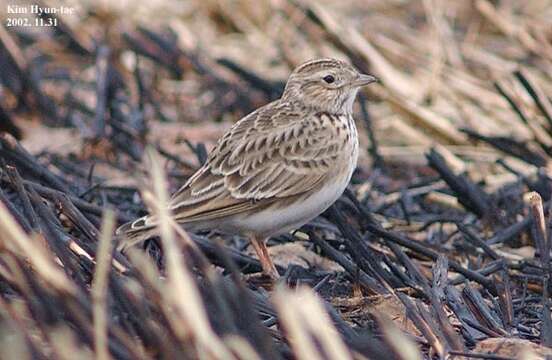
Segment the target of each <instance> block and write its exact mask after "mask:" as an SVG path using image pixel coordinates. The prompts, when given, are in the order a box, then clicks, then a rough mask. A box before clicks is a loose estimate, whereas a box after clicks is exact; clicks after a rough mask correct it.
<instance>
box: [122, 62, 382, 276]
mask: <svg viewBox="0 0 552 360" xmlns="http://www.w3.org/2000/svg"><path fill="white" fill-rule="evenodd" d="M376 81H377V78H376V77H375V76H373V75H368V74H362V73H361V72H359V71H358V70H356V69H355V68H354V67H353V66H352V65H350V64H349V63H347V62H345V61H342V60H337V59H332V58H322V59H314V60H310V61H307V62H305V63H302V64H301V65H299V66H298V67H297V68H295V69H294V70H293V71H292V73H291V74H290V76H289V78H288V80H287V82H286V85H285V88H284V90H283V93H282V95H281V97H280V98H279V99H277V100H274V101H272V102H270V103H268V104H266V105H264V106H262V107H260V108H258V109H256V110H254V111H253V112H251V113H250V114H248V115H246V116H244V117H243V118H242V119H240V120H239V121H237V122H236V123H235V124H234V125H233V126H232V127H231V128H230V129H229V130H228V131H227V132H226V133H225V134H224V135H223V136H222V137H221V138H220V139H219V140H218V142H217V143H216V145H215V146H214V148H213V149H212V151H211V152H210V153H209V154H208V158H207V161H206V162H205V163H204V165H202V166H201V167H200V168H199V169H198V170H197V171H196V172H195V173H194V174H193V175H192V176H191V177H190V178H189V179H188V180H187V181H186V182H185V183H184V185H182V187H180V188H179V189H178V190H177V191H176V192H175V193H174V194H173V195H172V196H171V198H170V201H169V203H168V206H169V208H170V211H171V213H172V217H173V219H174V220H175V222H176V223H178V224H179V225H180V226H182V227H183V228H184V229H185V230H187V231H199V230H218V231H221V232H223V233H232V234H236V235H242V236H245V237H248V238H249V240H250V243H251V245H252V247H253V249H254V251H255V252H256V254H257V256H258V258H259V261H260V263H261V266H262V270H263V273H264V274H265V275H267V276H269V277H270V278H271V279H273V280H276V279H278V278H279V275H280V274H279V273H278V270H277V269H276V266H275V265H274V262H273V261H272V259H271V257H270V256H269V252H268V249H267V246H266V241H267V240H268V239H269V238H270V237H272V236H275V235H279V234H283V233H287V232H289V231H291V230H294V229H297V228H299V227H301V226H302V225H304V224H306V223H308V222H309V221H311V220H312V219H314V218H315V217H317V216H318V215H320V214H321V213H323V212H324V211H325V210H326V209H328V207H330V206H331V205H332V204H333V203H334V202H335V201H336V200H337V199H338V198H339V197H340V196H341V195H342V193H343V192H344V191H345V188H346V187H347V185H348V184H349V181H350V180H351V176H352V174H353V171H354V170H355V168H356V164H357V159H358V152H359V144H358V133H357V128H356V126H355V122H354V119H353V104H354V101H355V98H356V95H357V93H358V91H359V89H360V88H361V87H363V86H365V85H368V84H371V83H373V82H376ZM156 225H157V219H156V216H155V215H146V216H144V217H141V218H139V219H136V220H134V221H132V222H129V223H127V224H124V225H122V226H121V227H120V228H119V229H118V230H117V234H121V235H122V236H123V240H122V241H121V242H120V243H119V246H118V249H119V250H121V251H123V252H124V251H125V250H126V249H128V248H129V247H131V246H134V245H137V244H139V243H141V242H143V241H144V240H146V239H148V238H150V237H153V236H155V235H156Z"/></svg>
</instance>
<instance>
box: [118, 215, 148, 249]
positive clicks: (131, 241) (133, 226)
mask: <svg viewBox="0 0 552 360" xmlns="http://www.w3.org/2000/svg"><path fill="white" fill-rule="evenodd" d="M156 235H158V231H157V226H156V225H155V222H153V221H152V218H151V216H144V217H141V218H139V219H136V220H134V221H131V222H128V223H126V224H123V225H121V226H120V227H119V228H118V229H117V231H116V232H115V236H116V239H117V241H118V244H117V250H118V251H121V252H125V250H126V249H128V248H130V247H132V246H136V245H139V244H141V243H143V242H144V241H146V240H148V239H149V238H152V237H154V236H156Z"/></svg>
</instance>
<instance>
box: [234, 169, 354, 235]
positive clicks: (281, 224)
mask: <svg viewBox="0 0 552 360" xmlns="http://www.w3.org/2000/svg"><path fill="white" fill-rule="evenodd" d="M349 179H350V177H349V176H341V179H339V181H336V182H334V183H333V184H331V185H328V186H325V187H323V188H322V189H320V190H319V191H317V192H316V193H313V194H311V195H310V196H308V197H306V198H304V199H300V200H299V201H296V202H294V203H292V204H290V205H289V206H287V207H282V208H276V209H274V208H271V209H267V210H262V211H260V212H258V213H256V214H248V216H244V217H241V218H237V219H233V221H232V222H233V224H232V225H233V226H236V227H237V228H240V229H241V231H242V232H254V233H257V234H262V236H265V237H269V236H273V235H278V234H282V233H286V232H288V231H291V230H293V229H297V228H299V227H301V226H302V225H304V224H306V223H307V222H309V221H311V220H312V219H314V218H315V217H317V216H318V215H320V214H321V213H323V212H324V211H325V210H326V209H328V208H329V207H330V205H332V204H333V203H334V202H335V201H336V200H337V199H338V198H339V197H340V196H341V194H343V191H345V188H346V187H347V184H348V183H349Z"/></svg>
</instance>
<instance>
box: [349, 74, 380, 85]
mask: <svg viewBox="0 0 552 360" xmlns="http://www.w3.org/2000/svg"><path fill="white" fill-rule="evenodd" d="M376 81H379V80H378V78H377V77H375V76H372V75H367V74H359V75H358V77H357V78H356V79H355V81H354V83H353V84H354V85H355V86H359V87H360V86H366V85H368V84H371V83H373V82H376Z"/></svg>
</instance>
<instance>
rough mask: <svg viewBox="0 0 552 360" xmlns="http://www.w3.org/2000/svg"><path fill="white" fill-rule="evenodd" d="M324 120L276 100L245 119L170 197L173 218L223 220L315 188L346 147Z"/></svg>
mask: <svg viewBox="0 0 552 360" xmlns="http://www.w3.org/2000/svg"><path fill="white" fill-rule="evenodd" d="M324 117H326V118H324ZM327 120H329V118H328V115H315V114H313V115H310V117H306V116H305V115H302V114H301V113H300V112H298V111H295V110H293V109H292V108H290V107H289V105H286V104H285V103H280V102H278V101H277V102H274V103H271V104H269V105H267V106H265V107H263V108H260V109H259V110H257V111H255V112H253V113H252V114H250V115H248V116H246V117H245V118H243V119H242V120H240V121H239V122H237V123H236V124H235V125H234V126H233V127H232V128H231V129H230V130H229V131H228V132H227V133H226V134H225V135H224V136H223V137H222V138H221V139H220V140H219V142H218V143H217V145H216V147H215V148H214V149H213V151H212V152H211V153H210V156H209V159H208V161H207V163H206V164H205V165H204V166H203V167H202V168H201V169H200V170H199V171H198V172H197V173H196V174H195V175H194V176H192V178H190V180H189V181H188V182H187V183H186V184H185V185H184V186H183V187H182V188H180V189H179V190H178V191H177V192H176V193H175V194H174V195H173V197H172V199H171V201H170V207H171V209H172V211H173V213H174V216H175V218H176V220H177V221H179V222H189V221H202V220H209V219H213V218H220V217H225V216H228V215H233V214H236V213H240V212H243V211H247V210H251V209H254V208H256V207H259V206H265V205H266V204H267V203H270V202H272V201H275V200H277V199H281V198H287V197H292V196H297V195H300V194H304V193H306V192H309V191H310V190H312V189H314V188H316V187H317V186H318V185H320V184H321V183H322V182H323V181H324V180H325V178H326V177H327V176H328V172H329V171H330V169H331V168H333V167H335V166H336V165H337V162H338V161H339V160H338V158H339V154H340V152H341V150H342V147H343V146H345V141H343V137H342V136H340V135H341V134H340V133H339V131H337V132H336V129H335V127H331V126H328V123H327Z"/></svg>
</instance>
